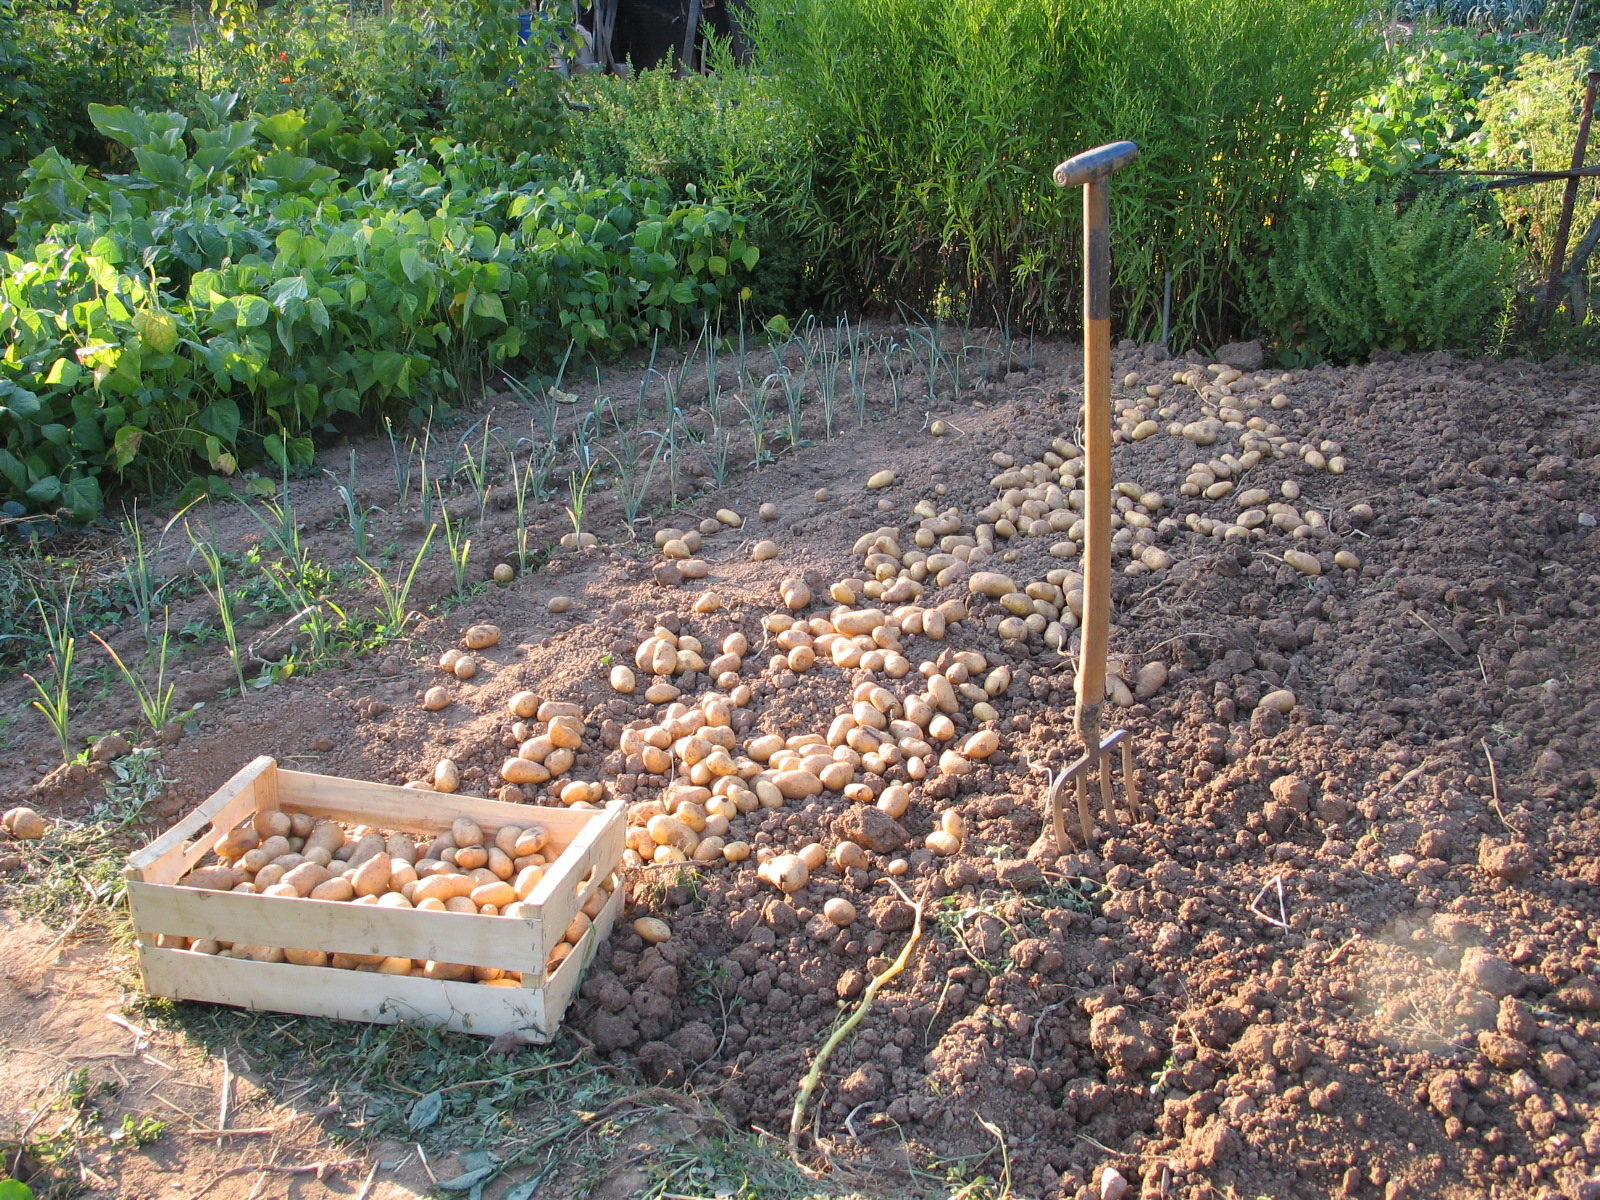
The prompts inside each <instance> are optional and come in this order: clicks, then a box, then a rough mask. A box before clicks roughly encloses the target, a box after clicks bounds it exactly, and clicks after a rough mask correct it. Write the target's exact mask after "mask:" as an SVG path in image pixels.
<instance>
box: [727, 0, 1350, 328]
mask: <svg viewBox="0 0 1600 1200" xmlns="http://www.w3.org/2000/svg"><path fill="white" fill-rule="evenodd" d="M1368 13H1369V6H1368V5H1367V4H1366V3H1365V2H1364V0H948V2H947V3H941V4H929V3H926V0H751V3H750V21H749V24H748V30H747V31H748V34H749V37H750V39H751V42H752V45H753V46H754V53H755V57H756V62H757V65H758V67H759V68H760V69H763V70H767V71H770V72H771V74H772V80H773V86H774V88H775V89H776V92H777V94H778V95H779V96H780V97H781V98H782V99H784V100H785V101H787V102H788V104H789V105H790V106H791V107H793V108H794V109H795V110H796V111H798V112H799V113H801V114H802V115H803V117H804V118H805V119H806V121H807V123H808V124H809V126H810V128H811V130H812V133H813V136H814V138H815V141H816V154H817V159H818V161H817V165H816V174H817V186H816V194H817V197H818V202H819V204H820V207H821V209H822V212H823V214H824V217H825V230H826V231H825V234H824V237H823V244H824V246H825V247H826V250H825V252H826V253H827V254H828V255H830V256H831V257H832V258H833V259H834V260H835V262H836V263H837V265H838V267H839V269H840V270H841V272H842V274H843V277H844V278H845V279H846V280H847V282H848V285H849V290H848V298H849V299H850V300H852V301H854V302H870V301H872V300H878V301H881V302H891V303H892V302H895V301H904V302H906V303H909V304H912V305H915V306H918V307H922V308H925V309H933V308H936V307H941V306H943V307H965V308H966V309H967V310H968V311H970V312H973V313H974V314H975V315H977V316H979V317H988V316H989V315H990V314H991V313H992V312H999V313H1002V314H1009V316H1010V318H1011V319H1012V320H1013V321H1019V322H1020V321H1026V322H1028V323H1031V324H1034V325H1037V326H1044V327H1054V328H1062V327H1066V326H1069V325H1071V324H1072V323H1073V322H1074V321H1075V320H1076V319H1077V304H1076V294H1077V287H1078V285H1077V279H1078V272H1079V263H1080V249H1079V244H1080V231H1081V226H1080V222H1079V216H1078V213H1079V203H1078V200H1077V197H1076V196H1073V195H1069V194H1065V193H1063V192H1062V191H1061V190H1060V189H1058V188H1056V187H1055V186H1054V185H1053V184H1052V182H1051V179H1050V172H1051V168H1053V167H1054V166H1055V164H1056V163H1058V162H1060V161H1061V160H1062V159H1064V158H1066V157H1068V156H1069V155H1071V154H1074V153H1076V152H1078V151H1080V150H1085V149H1088V148H1090V147H1092V146H1094V145H1097V144H1099V143H1102V142H1108V141H1112V140H1115V139H1118V138H1130V139H1132V140H1134V141H1136V142H1138V143H1139V144H1140V147H1141V156H1140V160H1139V162H1138V163H1136V164H1135V165H1134V166H1133V167H1131V168H1129V169H1128V170H1125V171H1124V172H1122V173H1121V174H1119V175H1118V176H1117V177H1116V180H1115V182H1114V183H1113V185H1112V186H1113V193H1114V200H1113V207H1112V219H1113V222H1114V229H1113V244H1114V246H1115V248H1116V253H1115V258H1114V262H1115V272H1116V276H1115V280H1114V287H1115V295H1114V297H1113V303H1114V307H1115V309H1116V311H1117V313H1118V317H1119V322H1120V323H1121V325H1122V331H1123V332H1125V333H1126V334H1127V335H1128V336H1134V337H1139V336H1150V335H1152V334H1153V333H1154V332H1155V331H1157V330H1159V328H1160V322H1161V309H1162V290H1163V275H1164V273H1165V272H1167V271H1171V272H1172V276H1173V291H1174V301H1175V313H1174V317H1175V324H1176V326H1177V329H1178V330H1179V332H1180V334H1181V335H1182V336H1183V337H1184V339H1185V340H1194V339H1199V340H1201V341H1207V342H1210V341H1216V340H1220V339H1221V336H1222V335H1224V334H1225V333H1227V332H1229V331H1231V330H1232V329H1234V328H1236V327H1237V325H1238V322H1239V318H1240V315H1241V314H1240V313H1239V311H1238V301H1239V296H1240V293H1241V281H1242V279H1243V278H1244V277H1245V275H1246V273H1247V271H1248V267H1249V264H1250V262H1251V259H1252V256H1253V255H1254V253H1255V249H1256V246H1257V243H1258V241H1259V236H1260V235H1259V231H1260V230H1261V229H1262V227H1263V225H1264V223H1265V222H1266V220H1267V219H1268V218H1269V217H1270V216H1271V214H1273V213H1275V212H1276V211H1278V209H1279V207H1280V205H1281V203H1282V201H1283V199H1284V197H1285V196H1288V195H1292V194H1293V193H1294V192H1295V191H1296V190H1298V188H1299V186H1300V184H1299V181H1300V179H1301V177H1302V174H1303V172H1304V171H1305V170H1306V168H1307V167H1308V166H1310V165H1311V162H1312V158H1313V154H1314V150H1315V147H1316V145H1317V143H1318V142H1319V140H1321V139H1324V138H1326V137H1327V136H1328V135H1330V134H1331V132H1332V131H1333V130H1334V129H1335V128H1337V122H1339V121H1340V120H1342V119H1343V117H1344V115H1345V114H1346V113H1347V112H1348V111H1349V108H1350V105H1351V104H1352V103H1353V102H1354V100H1355V99H1356V98H1357V97H1359V96H1361V95H1364V94H1366V92H1367V91H1369V90H1370V88H1371V85H1372V83H1373V82H1374V81H1375V79H1376V74H1377V71H1378V69H1379V67H1380V65H1381V56H1380V54H1379V53H1378V51H1379V49H1380V45H1379V43H1378V42H1377V41H1376V39H1375V38H1374V37H1373V36H1372V35H1371V34H1370V33H1369V32H1368V31H1367V30H1368V26H1367V23H1366V19H1367V16H1368ZM1179 344H1182V343H1181V342H1180V343H1179Z"/></svg>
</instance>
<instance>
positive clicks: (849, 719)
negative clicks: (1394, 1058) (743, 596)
mask: <svg viewBox="0 0 1600 1200" xmlns="http://www.w3.org/2000/svg"><path fill="white" fill-rule="evenodd" d="M786 582H794V581H786ZM860 586H861V584H860V583H859V581H842V582H841V583H838V584H835V585H834V587H833V588H832V589H830V591H831V594H832V595H833V596H835V597H836V598H837V599H840V600H844V599H846V598H848V599H849V600H851V601H854V600H855V599H856V597H857V595H858V594H859V593H858V592H857V591H856V590H855V589H856V588H859V587H860ZM808 591H809V589H808ZM784 607H785V609H786V610H787V609H788V601H787V600H785V604H784ZM965 615H966V608H965V605H964V604H963V603H961V602H959V601H957V602H955V603H954V605H953V606H951V607H948V608H945V609H942V610H935V609H922V608H919V607H917V606H915V605H905V606H901V608H899V609H896V610H894V611H892V612H888V613H886V612H884V611H882V610H881V609H877V608H864V609H853V608H850V607H849V606H848V605H846V604H842V603H841V604H840V605H838V606H837V607H835V608H834V609H833V610H831V612H830V613H829V615H828V616H827V617H813V618H810V619H805V618H802V617H798V616H796V615H795V613H794V612H793V611H779V612H776V613H772V614H770V615H769V616H768V617H766V618H765V620H764V628H765V629H766V632H767V633H768V635H769V637H770V638H771V639H772V644H773V645H774V647H775V648H776V650H777V651H779V653H775V654H774V655H773V656H772V657H771V659H770V660H769V662H768V667H769V669H770V670H773V671H778V670H788V671H804V670H809V669H811V668H812V667H814V666H816V665H817V664H818V663H819V662H822V663H831V664H832V665H834V666H837V667H839V668H841V669H847V670H867V671H872V672H874V673H881V674H883V675H885V676H887V677H888V678H889V679H890V680H891V681H892V680H897V679H903V678H905V677H906V676H908V675H912V672H913V667H912V665H911V662H910V660H909V659H907V658H906V657H905V656H904V654H902V653H901V644H900V637H901V634H902V632H905V633H908V634H911V633H921V634H924V635H935V636H936V637H937V638H942V637H943V636H944V632H945V630H946V628H947V627H948V623H953V622H954V621H958V620H960V619H962V618H964V617H965ZM947 617H948V619H949V620H948V622H947ZM930 626H931V628H930ZM686 641H688V642H690V643H691V644H692V645H693V646H694V647H698V645H699V643H698V641H697V640H696V639H693V638H691V637H690V636H689V635H687V634H673V633H672V632H670V631H668V630H666V629H664V628H658V629H656V630H655V632H654V633H653V634H652V636H651V637H650V638H649V639H646V642H645V643H644V645H642V646H641V649H640V658H641V659H648V660H650V661H655V662H658V663H660V664H662V665H664V664H665V661H666V660H665V652H666V651H676V649H677V647H680V646H682V645H684V643H685V642H686ZM652 643H653V644H652ZM747 649H748V647H747V642H746V639H745V637H744V635H743V634H741V633H734V634H731V635H729V637H728V638H727V639H726V640H725V641H724V643H723V654H724V657H725V658H726V659H727V660H728V661H725V662H724V661H722V660H718V663H717V664H715V665H714V667H713V669H717V668H719V667H720V668H721V669H719V670H718V673H717V679H718V682H719V683H720V684H727V683H732V682H733V681H734V680H736V679H737V678H738V671H739V669H740V667H741V666H742V655H744V654H745V653H746V651H747ZM689 653H692V654H695V655H696V657H697V658H698V657H699V652H698V649H691V650H690V651H689ZM658 655H659V656H662V657H660V658H658V657H657V656H658ZM695 669H697V670H699V669H701V668H699V667H696V668H695ZM915 671H916V674H915V676H914V678H915V679H916V680H917V682H918V684H919V685H921V687H920V689H919V690H911V691H907V692H906V694H905V695H903V696H902V695H897V694H896V693H895V692H894V691H891V690H890V688H889V687H886V686H884V685H882V684H879V683H876V682H873V681H872V680H870V679H868V680H862V681H860V682H858V683H857V684H856V685H855V687H854V688H853V689H852V691H851V694H850V699H849V701H848V702H847V703H846V704H845V705H844V706H842V707H841V708H840V709H839V710H838V711H837V712H836V715H835V717H834V719H833V721H832V722H831V724H830V725H829V727H828V729H827V730H826V731H825V732H809V733H797V734H788V735H785V734H779V733H756V734H754V735H753V736H749V737H747V738H746V739H745V740H744V743H743V745H742V746H741V744H740V739H739V737H738V735H736V734H735V732H734V730H733V728H732V724H733V715H734V711H735V710H736V709H738V708H741V707H743V706H744V705H746V704H747V703H749V700H750V695H751V693H750V689H749V687H748V685H744V684H739V685H738V686H736V687H735V688H733V690H732V692H731V694H730V695H729V696H726V697H724V696H722V695H720V694H718V693H708V694H706V695H703V696H701V697H699V699H698V700H697V701H696V702H695V703H694V704H692V705H690V704H684V703H682V702H677V701H674V702H671V703H669V704H668V706H667V707H666V708H665V709H664V710H663V712H662V715H661V719H660V720H659V721H658V722H657V723H656V724H654V725H649V726H645V727H644V728H629V729H625V730H624V731H623V733H622V738H621V743H620V748H621V750H622V752H623V753H624V754H625V755H626V756H628V758H629V759H630V760H633V761H635V762H636V763H637V764H638V766H639V767H640V768H642V770H643V771H645V772H646V773H649V774H653V775H667V776H672V777H674V781H673V782H672V783H671V784H670V785H669V786H668V787H667V788H666V789H665V790H664V791H663V792H662V794H661V796H660V797H659V798H655V799H650V800H644V801H640V802H638V803H635V804H633V805H631V806H630V808H629V813H628V819H629V829H628V833H627V850H626V852H625V854H624V863H625V864H626V865H629V866H640V865H643V864H645V863H673V862H689V861H694V862H700V863H712V862H717V861H725V862H735V863H736V862H742V861H744V860H745V859H747V858H749V857H750V856H751V852H752V851H751V846H750V845H749V843H747V842H745V841H743V840H742V839H739V838H737V837H734V836H732V835H731V832H730V831H731V825H732V823H733V822H734V821H736V820H738V818H739V817H741V816H742V815H744V814H746V813H750V812H754V811H755V810H756V809H758V808H780V807H783V806H784V805H786V804H788V803H789V802H790V801H799V800H805V799H808V798H810V797H813V796H817V795H821V794H822V793H824V792H836V793H839V794H841V795H843V796H844V797H846V798H847V799H850V800H854V801H856V802H858V803H863V804H876V805H877V806H878V807H879V808H880V809H882V810H884V811H885V812H887V813H888V814H889V815H890V816H891V817H894V818H899V817H901V816H903V815H904V813H905V812H906V809H907V808H908V806H909V803H910V792H909V789H908V788H907V787H906V786H904V785H903V784H895V783H892V782H890V778H891V777H892V776H893V775H894V774H895V773H896V772H900V773H902V777H903V778H906V779H909V780H922V779H927V778H929V777H931V776H933V775H935V774H954V775H959V774H965V773H967V772H969V771H971V770H972V769H973V767H974V765H975V764H976V763H977V762H978V761H980V760H982V759H985V758H987V757H989V756H990V755H992V754H994V753H995V752H996V751H997V750H998V749H999V748H1000V737H999V734H998V733H996V732H995V731H994V730H992V729H979V730H976V731H973V732H972V733H969V734H968V735H967V736H965V737H962V738H959V739H958V738H957V731H956V727H955V724H954V722H953V721H952V720H951V717H952V715H953V714H955V713H956V712H957V711H958V710H959V709H960V707H961V705H962V704H963V702H965V703H967V704H969V705H971V711H972V714H973V716H974V718H975V719H977V720H978V721H980V722H984V721H993V720H995V719H997V718H998V715H999V714H998V712H997V711H996V710H995V708H994V705H993V703H992V701H993V700H994V699H995V697H997V696H998V695H1000V694H1001V693H1003V692H1004V691H1005V690H1006V688H1008V687H1009V686H1010V683H1011V670H1010V668H1009V667H1008V666H1005V665H1001V666H998V667H994V668H992V669H991V668H990V667H989V664H988V662H987V661H986V660H985V658H984V657H983V655H981V654H979V653H977V652H976V651H971V650H955V649H952V648H946V649H945V650H944V651H942V652H941V654H940V655H939V657H938V658H937V660H928V661H924V662H923V663H921V664H920V666H918V667H917V668H915ZM961 836H964V831H963V832H962V834H961V835H957V836H952V835H950V833H949V831H948V830H946V829H941V830H939V831H936V835H935V836H933V837H932V838H931V839H930V841H929V844H928V848H929V849H931V850H933V851H934V852H935V853H938V854H948V853H954V852H955V851H956V850H957V849H959V847H960V837H961ZM839 849H840V851H841V852H843V853H844V855H845V857H846V859H847V860H849V861H848V862H847V863H846V864H845V865H846V866H858V865H859V866H863V867H864V866H865V865H866V864H867V862H868V859H867V856H866V852H865V851H864V850H862V849H861V848H860V847H858V846H854V845H850V844H841V847H840V848H839ZM801 856H802V857H801V859H800V861H801V862H802V863H807V861H808V859H810V858H814V859H815V860H816V861H815V862H814V863H809V865H806V866H805V872H809V871H810V870H815V869H817V868H818V867H820V866H821V865H822V863H823V862H824V861H825V860H826V858H827V852H826V851H825V850H824V849H823V848H822V847H821V846H815V847H807V848H806V849H805V850H803V851H801ZM756 857H757V858H758V860H759V861H760V862H761V864H762V871H763V874H762V878H763V879H769V881H770V882H772V883H773V884H774V886H778V887H780V888H781V889H785V890H793V889H794V888H795V887H803V886H804V882H805V878H806V877H807V875H806V874H805V873H803V872H802V870H801V868H800V867H796V866H795V864H794V863H793V862H789V861H788V860H787V858H786V859H785V862H784V863H783V864H782V865H783V870H781V871H780V872H779V873H778V874H777V875H771V876H770V877H769V874H768V873H767V872H768V870H769V862H768V860H769V859H774V858H777V857H782V856H778V855H777V854H776V852H775V851H773V850H771V849H770V848H767V847H763V848H762V850H761V851H759V852H758V853H757V855H756ZM788 857H789V858H792V857H793V856H788ZM856 859H859V862H857V861H856ZM894 865H898V866H899V868H900V871H904V870H905V869H906V866H905V863H904V861H903V860H898V862H897V863H893V864H891V867H890V869H891V870H893V867H894ZM895 873H899V872H895ZM797 880H798V882H795V881H797ZM780 881H781V882H780Z"/></svg>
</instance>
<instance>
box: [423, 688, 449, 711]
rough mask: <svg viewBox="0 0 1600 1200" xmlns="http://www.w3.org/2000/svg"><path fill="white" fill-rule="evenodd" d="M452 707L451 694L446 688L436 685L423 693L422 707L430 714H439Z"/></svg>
mask: <svg viewBox="0 0 1600 1200" xmlns="http://www.w3.org/2000/svg"><path fill="white" fill-rule="evenodd" d="M449 706H450V693H449V691H447V690H446V689H445V688H443V687H440V686H438V685H435V686H433V687H431V688H429V689H428V690H427V691H425V692H423V693H422V707H423V708H425V709H427V710H428V711H429V712H438V711H439V710H440V709H443V708H448V707H449Z"/></svg>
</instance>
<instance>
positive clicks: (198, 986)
mask: <svg viewBox="0 0 1600 1200" xmlns="http://www.w3.org/2000/svg"><path fill="white" fill-rule="evenodd" d="M139 965H140V969H141V972H142V973H143V976H144V982H145V990H146V991H148V992H149V993H150V994H151V995H153V996H163V997H167V998H170V999H174V1000H201V1001H205V1002H207V1003H211V1004H227V1005H231V1006H233V1007H235V1008H246V1009H250V1010H252V1011H259V1012H286V1013H297V1014H299V1015H301V1016H308V1017H336V1018H339V1019H341V1020H346V1021H366V1022H370V1023H374V1024H380V1025H392V1024H394V1023H395V1022H397V1021H416V1022H418V1023H419V1024H424V1025H443V1026H445V1027H447V1028H449V1029H454V1030H457V1031H459V1032H462V1033H476V1034H483V1035H485V1036H490V1037H496V1036H499V1035H500V1034H502V1033H517V1034H520V1035H522V1036H523V1037H525V1038H527V1039H529V1040H530V1041H539V1042H544V1041H548V1040H549V1034H547V1033H546V1026H547V1021H546V1016H545V1014H546V1008H545V1001H544V996H543V995H542V993H541V992H539V991H538V990H530V989H526V988H499V987H485V986H483V985H481V984H473V983H449V982H445V981H443V980H438V979H423V978H421V977H420V976H411V975H377V974H373V973H370V972H361V971H337V970H334V969H332V968H331V967H297V966H292V965H290V964H287V963H258V962H247V961H244V960H241V959H231V958H219V957H217V956H215V955H210V954H195V953H192V952H191V951H187V950H162V949H157V948H156V947H153V946H142V947H140V951H139Z"/></svg>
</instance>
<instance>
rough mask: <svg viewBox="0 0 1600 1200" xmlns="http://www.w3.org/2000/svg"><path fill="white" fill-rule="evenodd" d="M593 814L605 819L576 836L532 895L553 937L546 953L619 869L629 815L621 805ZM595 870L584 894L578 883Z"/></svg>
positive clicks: (593, 823)
mask: <svg viewBox="0 0 1600 1200" xmlns="http://www.w3.org/2000/svg"><path fill="white" fill-rule="evenodd" d="M593 815H594V816H595V817H597V818H603V819H597V820H595V821H593V822H592V823H591V824H590V825H589V827H588V828H587V829H585V830H584V831H583V832H582V833H580V834H579V835H578V836H577V837H576V838H574V839H573V842H572V845H570V846H568V847H567V848H566V849H565V850H564V851H562V853H561V856H560V857H559V858H558V859H556V861H555V862H554V863H553V864H552V865H551V867H550V869H549V871H548V872H546V874H545V877H544V878H543V879H542V880H540V882H539V886H538V887H536V888H534V890H533V893H532V894H531V895H530V896H529V897H528V901H529V903H531V904H532V905H534V907H535V908H536V909H537V910H538V912H539V916H540V919H541V920H542V921H543V923H544V933H545V936H546V938H548V939H549V943H550V944H549V945H547V946H544V947H542V950H543V951H544V953H545V954H546V955H548V954H549V953H550V951H552V950H554V949H555V947H556V943H557V942H559V941H560V940H561V935H562V934H563V933H564V932H565V931H566V928H567V926H568V925H569V924H570V923H571V921H572V918H573V917H574V916H575V915H576V914H577V912H578V910H579V909H580V908H581V907H582V906H583V901H584V899H586V898H587V897H588V894H589V893H590V892H592V891H593V890H594V888H596V887H598V886H599V885H600V881H601V880H602V879H604V878H605V877H606V876H607V875H608V874H610V873H611V872H612V871H613V870H615V869H616V865H617V863H618V862H619V861H620V860H621V858H622V850H623V841H624V839H625V837H626V834H627V817H626V816H625V815H624V814H623V811H622V808H621V806H620V805H619V806H618V807H616V808H611V809H607V810H605V811H604V812H603V813H595V814H593ZM591 870H592V871H594V880H593V882H592V884H591V885H590V886H589V887H587V888H585V889H584V890H583V892H582V893H581V894H580V893H579V890H578V884H579V883H580V882H581V881H582V880H583V877H584V876H585V875H587V874H588V873H589V872H590V871H591Z"/></svg>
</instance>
